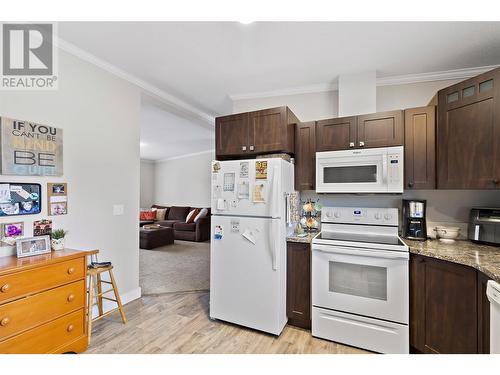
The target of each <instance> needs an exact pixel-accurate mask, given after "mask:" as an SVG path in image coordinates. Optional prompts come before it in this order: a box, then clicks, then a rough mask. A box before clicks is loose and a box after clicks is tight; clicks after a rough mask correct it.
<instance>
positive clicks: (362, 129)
mask: <svg viewBox="0 0 500 375" xmlns="http://www.w3.org/2000/svg"><path fill="white" fill-rule="evenodd" d="M403 134H404V126H403V111H389V112H378V113H372V114H369V115H362V116H358V140H357V145H356V146H357V147H365V148H368V147H388V146H401V145H403Z"/></svg>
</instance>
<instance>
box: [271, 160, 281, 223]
mask: <svg viewBox="0 0 500 375" xmlns="http://www.w3.org/2000/svg"><path fill="white" fill-rule="evenodd" d="M278 171H279V168H278V166H274V168H273V182H272V185H271V194H270V196H271V204H270V209H271V212H270V216H271V217H272V218H275V217H279V212H278V207H279V199H280V196H279V190H278V178H279V176H278Z"/></svg>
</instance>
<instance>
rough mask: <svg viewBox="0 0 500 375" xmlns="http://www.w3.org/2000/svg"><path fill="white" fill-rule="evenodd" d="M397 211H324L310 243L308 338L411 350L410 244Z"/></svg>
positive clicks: (390, 350)
mask: <svg viewBox="0 0 500 375" xmlns="http://www.w3.org/2000/svg"><path fill="white" fill-rule="evenodd" d="M398 224H399V219H398V209H395V208H352V207H324V208H323V209H322V211H321V233H320V234H318V235H317V236H316V237H315V238H314V239H313V242H312V334H313V336H316V337H321V338H324V339H328V340H332V341H336V342H340V343H344V344H348V345H352V346H356V347H360V348H364V349H368V350H371V351H375V352H380V353H408V352H409V328H408V320H409V292H408V289H409V279H408V278H409V276H408V262H409V252H408V246H407V245H406V244H404V243H403V242H402V241H401V239H400V238H399V236H398Z"/></svg>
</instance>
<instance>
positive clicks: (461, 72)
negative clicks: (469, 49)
mask: <svg viewBox="0 0 500 375" xmlns="http://www.w3.org/2000/svg"><path fill="white" fill-rule="evenodd" d="M499 66H500V65H487V66H479V67H475V68H465V69H454V70H443V71H440V72H430V73H418V74H405V75H400V76H389V77H379V78H377V86H393V85H405V84H410V83H419V82H431V81H446V80H450V79H467V78H471V77H474V76H477V75H479V74H482V73H485V72H487V71H489V70H492V69H495V68H498V67H499Z"/></svg>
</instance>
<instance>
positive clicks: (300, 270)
mask: <svg viewBox="0 0 500 375" xmlns="http://www.w3.org/2000/svg"><path fill="white" fill-rule="evenodd" d="M286 256H287V260H286V266H287V269H286V314H287V316H288V324H291V325H293V326H297V327H301V328H305V329H311V245H310V244H308V243H298V242H287V254H286Z"/></svg>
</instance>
